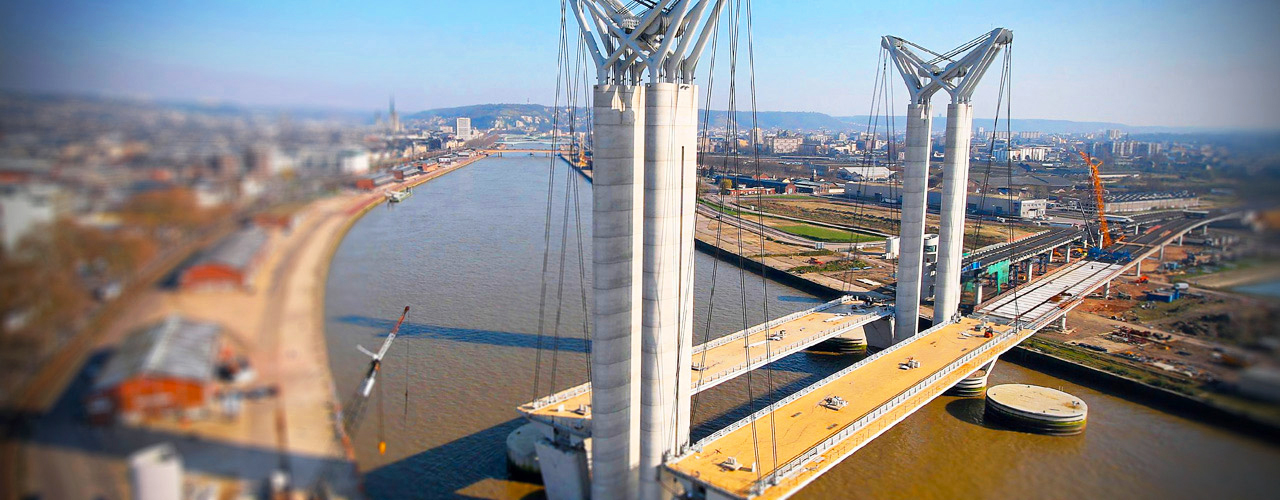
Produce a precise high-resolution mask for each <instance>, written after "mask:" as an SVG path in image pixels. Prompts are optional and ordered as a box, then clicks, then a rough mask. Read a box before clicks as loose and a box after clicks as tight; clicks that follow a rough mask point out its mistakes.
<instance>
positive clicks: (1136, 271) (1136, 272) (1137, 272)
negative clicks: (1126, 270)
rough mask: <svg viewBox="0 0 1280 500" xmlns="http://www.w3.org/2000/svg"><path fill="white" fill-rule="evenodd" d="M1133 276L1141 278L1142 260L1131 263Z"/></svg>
mask: <svg viewBox="0 0 1280 500" xmlns="http://www.w3.org/2000/svg"><path fill="white" fill-rule="evenodd" d="M1133 275H1134V276H1142V259H1138V261H1137V262H1134V263H1133Z"/></svg>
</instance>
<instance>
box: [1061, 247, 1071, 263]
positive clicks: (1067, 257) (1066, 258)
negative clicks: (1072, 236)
mask: <svg viewBox="0 0 1280 500" xmlns="http://www.w3.org/2000/svg"><path fill="white" fill-rule="evenodd" d="M1062 255H1063V261H1062V263H1063V264H1070V263H1071V244H1070V243H1067V253H1064V254H1062Z"/></svg>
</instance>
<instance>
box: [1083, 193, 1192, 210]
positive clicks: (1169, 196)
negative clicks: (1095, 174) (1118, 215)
mask: <svg viewBox="0 0 1280 500" xmlns="http://www.w3.org/2000/svg"><path fill="white" fill-rule="evenodd" d="M1199 205H1200V198H1198V197H1196V195H1195V194H1192V193H1191V192H1189V191H1181V192H1176V193H1124V194H1116V195H1107V197H1106V209H1107V212H1108V213H1115V212H1145V211H1148V210H1175V209H1182V208H1192V207H1196V206H1199Z"/></svg>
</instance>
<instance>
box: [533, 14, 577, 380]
mask: <svg viewBox="0 0 1280 500" xmlns="http://www.w3.org/2000/svg"><path fill="white" fill-rule="evenodd" d="M565 3H566V0H560V41H559V48H558V51H557V54H556V70H557V75H556V93H555V100H553V101H552V103H551V104H552V108H553V109H552V113H551V149H552V150H553V151H555V150H559V149H560V143H559V136H558V135H557V132H558V131H559V130H560V87H561V85H562V84H563V83H564V80H565V74H564V68H565V66H566V65H567V63H566V62H565V60H566V59H567V58H568V54H567V51H568V34H567V33H568V30H567V25H566V21H567V19H566V5H565ZM550 156H551V161H550V164H549V165H548V168H547V202H546V213H545V214H544V216H543V220H544V224H543V229H542V245H543V250H542V272H541V279H542V290H541V292H539V294H538V337H537V344H536V347H535V349H534V351H535V352H534V364H533V395H532V396H531V397H530V398H529V400H530V401H532V400H536V399H537V398H538V395H539V394H541V393H540V391H539V385H540V384H541V378H542V337H543V335H544V334H545V333H546V309H547V269H548V266H549V263H550V260H551V208H552V200H553V199H554V198H555V184H556V181H555V173H556V168H555V167H556V163H555V161H556V160H555V154H552V155H550Z"/></svg>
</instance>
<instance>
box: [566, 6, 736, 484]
mask: <svg viewBox="0 0 1280 500" xmlns="http://www.w3.org/2000/svg"><path fill="white" fill-rule="evenodd" d="M571 4H572V5H571V6H572V9H573V14H574V16H575V18H576V19H577V21H578V26H579V28H580V29H581V31H582V35H583V41H584V43H585V44H586V46H587V48H588V51H589V52H590V54H591V57H592V60H593V61H594V62H595V66H596V78H597V84H596V87H595V92H594V95H593V99H594V103H593V106H594V110H595V128H594V130H595V137H594V144H595V150H596V152H595V166H594V176H595V178H594V189H593V203H594V209H595V212H594V216H593V217H594V219H593V228H594V231H595V233H594V234H593V258H594V259H595V260H594V264H593V266H594V273H595V280H596V284H595V309H594V311H593V314H594V318H593V320H592V322H593V325H594V330H593V340H592V349H591V359H592V373H591V380H592V444H591V450H592V456H591V469H592V473H591V476H592V477H591V486H590V492H591V493H590V495H591V497H593V498H619V499H632V498H646V499H657V498H664V497H666V496H669V494H666V493H665V491H666V490H665V489H664V488H663V487H662V485H660V484H659V483H658V481H659V478H658V466H660V465H661V464H662V461H663V460H664V458H665V457H666V456H669V455H674V454H676V453H678V452H679V451H680V450H681V448H683V447H684V446H686V445H687V444H688V441H689V420H688V418H689V400H690V395H691V392H690V387H689V383H690V380H691V372H690V370H691V363H690V362H691V355H692V348H693V321H692V314H693V293H692V290H693V227H694V226H693V224H694V209H695V206H696V199H695V194H696V185H697V179H696V177H695V176H696V171H697V169H696V162H697V110H698V102H697V87H696V86H695V85H693V71H694V68H695V66H696V64H697V60H698V57H699V55H700V54H701V53H702V51H703V49H704V48H705V47H706V43H707V41H708V40H709V38H710V34H711V33H713V32H714V31H715V27H716V25H717V21H718V19H719V15H720V12H721V9H722V7H723V4H724V0H658V1H656V2H653V3H652V4H651V6H649V7H644V6H641V7H639V8H638V10H637V11H634V12H633V11H632V10H630V8H628V7H627V6H626V5H624V4H623V3H622V2H618V1H614V0H575V1H573V2H571ZM646 79H647V81H646ZM641 82H646V83H645V84H643V85H642V84H641ZM602 153H603V156H602ZM543 476H544V479H546V478H548V473H547V471H546V469H545V465H544V473H543ZM549 490H550V487H549Z"/></svg>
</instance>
